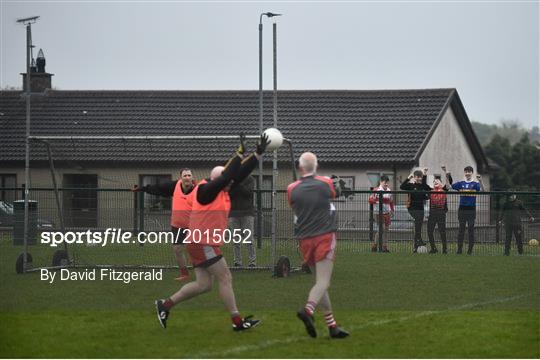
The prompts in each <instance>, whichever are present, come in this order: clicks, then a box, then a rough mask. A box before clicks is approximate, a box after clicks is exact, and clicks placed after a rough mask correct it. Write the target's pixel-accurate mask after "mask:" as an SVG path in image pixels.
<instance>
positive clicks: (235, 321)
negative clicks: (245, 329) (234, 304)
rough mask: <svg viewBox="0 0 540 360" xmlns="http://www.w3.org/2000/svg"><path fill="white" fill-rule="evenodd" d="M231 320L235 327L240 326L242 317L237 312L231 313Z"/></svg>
mask: <svg viewBox="0 0 540 360" xmlns="http://www.w3.org/2000/svg"><path fill="white" fill-rule="evenodd" d="M231 320H232V322H233V324H234V325H236V326H240V325H242V317H241V316H240V313H239V312H238V311H235V312H233V313H231Z"/></svg>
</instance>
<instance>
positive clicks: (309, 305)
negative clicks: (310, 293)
mask: <svg viewBox="0 0 540 360" xmlns="http://www.w3.org/2000/svg"><path fill="white" fill-rule="evenodd" d="M316 307H317V303H316V302H314V301H308V302H307V303H306V306H305V307H304V309H305V310H306V312H307V313H308V314H309V315H311V316H313V313H314V312H315V308H316Z"/></svg>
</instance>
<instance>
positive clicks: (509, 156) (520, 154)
mask: <svg viewBox="0 0 540 360" xmlns="http://www.w3.org/2000/svg"><path fill="white" fill-rule="evenodd" d="M534 136H538V128H536V134H535V133H534V132H533V134H532V137H534ZM530 138H531V135H529V133H527V132H525V133H524V134H522V136H521V138H520V139H519V140H518V141H517V142H516V143H514V144H512V143H511V140H510V139H509V138H508V137H503V136H502V135H500V134H495V135H493V138H492V139H491V141H490V142H489V143H488V144H487V145H486V146H484V151H485V153H486V156H487V157H488V158H490V159H491V160H493V161H494V162H495V163H496V164H497V166H498V168H496V169H492V171H491V189H492V190H508V189H511V188H512V189H515V190H521V191H527V190H529V191H531V190H536V191H539V190H540V142H538V141H536V142H531V140H530Z"/></svg>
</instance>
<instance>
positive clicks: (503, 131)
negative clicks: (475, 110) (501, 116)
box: [472, 119, 540, 146]
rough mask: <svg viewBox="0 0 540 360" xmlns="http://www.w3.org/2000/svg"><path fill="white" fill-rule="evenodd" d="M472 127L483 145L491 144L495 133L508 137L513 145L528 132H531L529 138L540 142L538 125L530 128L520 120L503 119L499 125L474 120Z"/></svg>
mask: <svg viewBox="0 0 540 360" xmlns="http://www.w3.org/2000/svg"><path fill="white" fill-rule="evenodd" d="M472 127H473V129H474V133H475V134H476V136H477V137H478V141H480V144H482V146H486V145H487V144H489V142H490V141H491V140H492V139H493V137H494V136H495V135H500V136H501V137H503V138H506V139H508V140H509V141H510V144H511V145H513V144H515V143H517V142H518V141H520V139H521V138H522V137H523V135H524V134H526V133H528V134H529V140H530V141H531V142H532V143H534V142H540V133H539V129H538V126H535V127H533V128H532V129H531V130H528V129H526V128H524V127H523V125H522V124H521V122H520V121H519V120H508V119H507V120H502V121H501V122H500V124H499V125H493V124H492V125H489V124H483V123H479V122H475V121H473V122H472Z"/></svg>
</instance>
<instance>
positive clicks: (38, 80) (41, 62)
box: [21, 49, 54, 93]
mask: <svg viewBox="0 0 540 360" xmlns="http://www.w3.org/2000/svg"><path fill="white" fill-rule="evenodd" d="M45 63H46V62H45V56H44V55H43V50H42V49H39V52H38V56H37V59H36V61H35V62H34V59H32V66H31V67H30V91H31V92H36V93H41V92H44V91H45V90H46V89H50V88H51V87H52V85H51V84H52V81H51V78H52V76H53V75H54V74H49V73H48V72H46V71H45ZM21 75H22V76H23V91H26V73H21Z"/></svg>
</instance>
